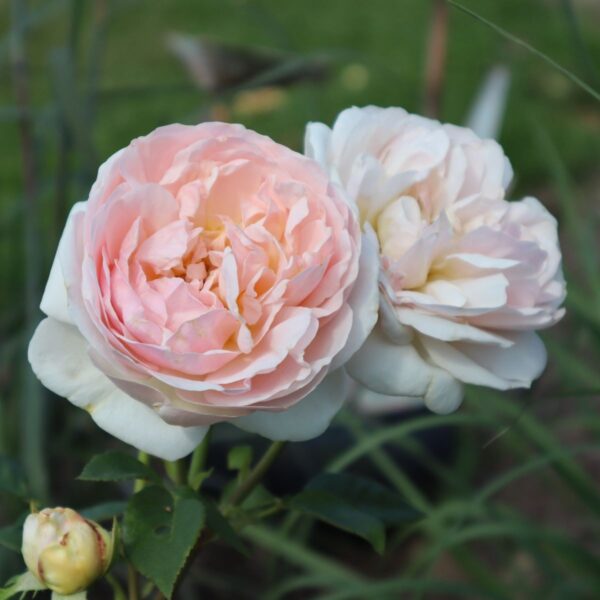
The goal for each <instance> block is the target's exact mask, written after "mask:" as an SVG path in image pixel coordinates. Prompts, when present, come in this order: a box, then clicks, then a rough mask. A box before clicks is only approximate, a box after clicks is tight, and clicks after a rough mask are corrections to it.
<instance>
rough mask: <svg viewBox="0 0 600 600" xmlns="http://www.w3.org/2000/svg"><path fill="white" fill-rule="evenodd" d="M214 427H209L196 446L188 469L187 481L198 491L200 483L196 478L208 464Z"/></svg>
mask: <svg viewBox="0 0 600 600" xmlns="http://www.w3.org/2000/svg"><path fill="white" fill-rule="evenodd" d="M211 432H212V429H209V430H208V431H207V432H206V435H205V436H204V439H203V440H202V442H201V443H200V444H199V445H198V446H197V447H196V449H195V450H194V453H193V454H192V461H191V462H190V468H189V470H188V476H187V483H188V485H189V486H190V487H191V488H193V489H194V491H196V492H197V491H198V485H197V484H196V483H195V482H194V478H195V477H196V475H197V474H198V473H201V472H202V471H203V470H204V468H205V465H206V457H207V455H208V445H209V444H210V436H211Z"/></svg>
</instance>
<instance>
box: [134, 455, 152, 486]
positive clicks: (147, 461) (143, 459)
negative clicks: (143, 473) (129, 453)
mask: <svg viewBox="0 0 600 600" xmlns="http://www.w3.org/2000/svg"><path fill="white" fill-rule="evenodd" d="M137 458H138V460H139V461H140V462H141V463H142V464H143V465H149V464H150V456H149V455H148V454H147V453H146V452H142V451H141V450H140V452H138V457H137ZM145 485H146V482H145V481H144V480H143V479H136V480H135V483H134V484H133V493H134V494H137V493H138V492H141V491H142V490H143V489H144V486H145Z"/></svg>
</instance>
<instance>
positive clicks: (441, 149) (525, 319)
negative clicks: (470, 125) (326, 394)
mask: <svg viewBox="0 0 600 600" xmlns="http://www.w3.org/2000/svg"><path fill="white" fill-rule="evenodd" d="M306 152H307V154H308V155H309V156H311V157H314V158H316V159H317V160H318V161H319V162H320V163H321V164H323V165H324V166H325V167H326V168H328V169H329V170H330V171H331V175H332V178H334V179H336V180H337V181H338V182H339V183H341V185H342V186H343V187H344V188H345V189H346V192H347V193H348V195H349V197H350V199H351V200H352V201H353V202H354V204H355V206H356V209H357V213H358V214H359V215H360V219H361V222H362V224H363V225H364V226H365V227H367V228H372V229H373V230H374V231H375V232H376V235H377V238H378V240H379V246H380V255H381V275H380V291H381V296H380V315H379V325H378V326H377V328H376V329H375V330H374V331H373V332H372V334H371V336H370V337H369V339H368V340H367V342H366V343H365V345H364V346H363V347H362V349H361V350H360V351H359V352H358V353H356V354H355V355H354V357H353V358H352V360H351V361H350V362H349V363H348V365H347V370H348V372H349V373H350V374H351V375H352V377H353V378H354V379H355V380H356V381H357V382H359V383H360V384H362V386H363V387H361V386H360V385H359V386H358V391H357V398H358V402H359V404H360V405H361V406H362V407H363V408H365V409H367V410H372V411H383V410H394V409H397V408H398V407H401V406H405V405H406V404H411V403H413V402H414V400H415V399H422V400H424V402H425V404H426V405H427V406H428V407H429V408H431V409H432V410H435V411H437V412H449V411H451V410H454V409H455V408H456V407H457V406H458V405H459V404H460V402H461V400H462V396H463V390H462V384H463V383H471V384H477V385H483V386H488V387H492V388H496V389H502V390H505V389H509V388H518V387H528V386H529V385H530V384H531V382H532V380H533V379H535V378H536V377H538V376H539V375H540V374H541V372H542V370H543V369H544V367H545V364H546V352H545V349H544V345H543V343H542V342H541V340H540V338H539V337H538V336H537V335H536V334H535V333H534V331H535V330H537V329H541V328H545V327H549V326H550V325H553V324H554V323H556V322H557V321H558V320H559V319H560V318H561V317H562V315H563V313H564V311H563V309H561V308H560V306H561V304H562V302H563V300H564V297H565V284H564V280H563V276H562V271H561V253H560V248H559V245H558V238H557V231H556V229H557V228H556V221H555V219H554V218H553V217H552V215H550V213H549V212H548V211H547V210H546V209H545V208H544V207H543V206H542V205H541V204H540V203H539V202H538V201H537V200H536V199H535V198H525V199H524V200H521V201H519V202H508V201H507V200H506V198H505V194H506V189H507V186H508V184H509V182H510V180H511V177H512V170H511V167H510V163H509V162H508V159H507V158H506V156H505V155H504V153H503V151H502V148H501V147H500V146H499V145H498V144H497V143H496V142H494V141H493V140H484V139H480V138H479V137H477V136H476V135H475V134H474V133H473V132H472V131H470V130H468V129H465V128H462V127H456V126H453V125H443V124H441V123H438V122H437V121H433V120H430V119H425V118H423V117H419V116H416V115H410V114H408V113H407V112H406V111H404V110H402V109H400V108H388V109H380V108H376V107H368V108H363V109H359V108H351V109H348V110H345V111H343V112H342V113H341V114H340V115H339V117H338V118H337V120H336V122H335V124H334V126H333V129H329V128H328V127H326V126H325V125H323V124H320V123H313V124H310V125H309V127H308V130H307V138H306Z"/></svg>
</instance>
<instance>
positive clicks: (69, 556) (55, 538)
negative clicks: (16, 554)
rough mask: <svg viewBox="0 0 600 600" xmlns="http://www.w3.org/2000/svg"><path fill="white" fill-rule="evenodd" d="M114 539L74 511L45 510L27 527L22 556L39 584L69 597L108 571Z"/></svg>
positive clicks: (36, 515) (31, 518)
mask: <svg viewBox="0 0 600 600" xmlns="http://www.w3.org/2000/svg"><path fill="white" fill-rule="evenodd" d="M113 549H114V544H113V538H112V536H111V534H110V533H108V531H106V530H105V529H103V528H102V527H100V525H98V524H97V523H95V522H94V521H88V520H87V519H84V518H83V517H82V516H81V515H80V514H78V513H77V512H75V511H74V510H72V509H70V508H45V509H44V510H42V511H41V512H39V513H34V514H31V515H29V516H28V517H27V519H26V520H25V524H24V526H23V546H22V553H23V558H24V559H25V564H26V565H27V568H28V569H29V570H30V571H31V573H33V575H35V577H36V578H37V579H39V581H40V582H41V583H42V584H43V585H45V586H46V587H48V588H49V589H51V590H52V591H54V592H57V593H59V594H63V595H65V596H68V595H71V594H75V593H77V592H81V591H83V590H85V589H86V588H88V587H89V586H90V585H91V584H92V583H93V582H94V581H95V580H96V579H98V577H100V576H102V575H103V574H104V573H106V571H107V570H108V568H109V566H110V563H111V560H112V556H113Z"/></svg>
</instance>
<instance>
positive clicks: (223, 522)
mask: <svg viewBox="0 0 600 600" xmlns="http://www.w3.org/2000/svg"><path fill="white" fill-rule="evenodd" d="M202 502H203V504H204V508H205V510H206V526H207V527H208V528H209V529H210V530H211V531H212V532H213V533H215V534H216V535H217V536H218V537H219V538H220V539H221V540H223V541H224V542H225V543H227V544H229V545H230V546H231V547H232V548H235V549H236V550H237V551H238V552H240V553H241V554H243V555H244V556H248V555H249V553H248V549H247V548H246V546H245V545H244V542H242V538H240V536H239V535H238V534H237V533H236V531H235V529H234V528H233V527H232V526H231V525H230V523H229V521H228V520H227V519H226V518H225V517H224V516H223V515H222V514H221V511H220V510H219V508H218V507H217V505H216V504H215V503H214V502H213V501H212V500H209V499H208V498H202Z"/></svg>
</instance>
